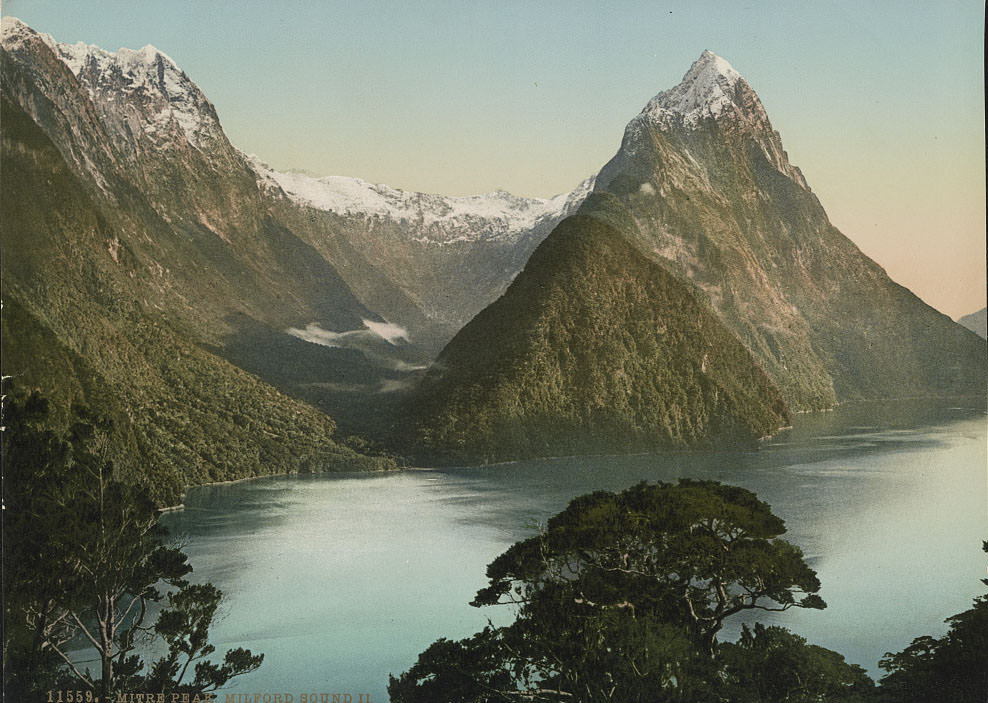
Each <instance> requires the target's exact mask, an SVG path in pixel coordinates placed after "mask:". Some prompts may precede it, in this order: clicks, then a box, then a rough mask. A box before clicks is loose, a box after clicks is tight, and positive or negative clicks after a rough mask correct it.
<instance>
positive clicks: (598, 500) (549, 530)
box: [389, 479, 871, 703]
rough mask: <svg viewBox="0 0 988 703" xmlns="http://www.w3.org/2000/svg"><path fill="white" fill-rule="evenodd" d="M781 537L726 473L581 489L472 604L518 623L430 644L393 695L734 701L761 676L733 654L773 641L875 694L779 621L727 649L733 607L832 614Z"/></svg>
mask: <svg viewBox="0 0 988 703" xmlns="http://www.w3.org/2000/svg"><path fill="white" fill-rule="evenodd" d="M784 533H785V524H784V522H783V521H782V520H781V519H780V518H779V517H778V516H776V515H774V514H773V513H772V511H771V509H770V508H769V506H768V505H767V504H766V503H764V502H762V501H761V500H759V499H758V498H757V497H756V496H755V495H754V494H753V493H751V492H750V491H748V490H745V489H743V488H737V487H734V486H727V485H724V484H721V483H718V482H715V481H696V480H689V479H682V480H680V481H679V482H678V483H676V484H669V483H657V484H646V483H640V484H638V485H636V486H633V487H631V488H629V489H627V490H625V491H623V492H621V493H610V492H604V491H598V492H595V493H591V494H589V495H585V496H581V497H579V498H576V499H574V500H573V501H572V502H571V503H570V504H569V506H568V507H567V508H566V509H565V510H563V511H562V512H561V513H559V514H558V515H556V516H554V517H553V518H551V519H550V520H549V521H548V523H547V524H546V526H545V528H544V529H543V530H541V531H540V533H539V534H537V535H535V536H533V537H531V538H529V539H526V540H523V541H521V542H518V543H516V544H515V545H513V546H511V547H510V548H509V549H508V550H507V551H505V552H504V553H503V554H501V555H500V556H499V557H497V558H496V559H495V560H494V561H493V562H492V563H491V564H490V565H489V566H488V569H487V576H488V579H489V584H488V586H486V587H485V588H483V589H481V590H480V591H479V592H478V593H477V596H476V598H475V599H474V601H473V605H476V606H488V605H498V604H500V605H509V606H511V607H514V609H515V611H516V618H515V621H514V622H513V623H512V624H510V625H508V626H505V627H499V628H498V627H494V626H489V627H487V628H486V629H485V630H483V631H482V632H480V633H478V634H476V635H475V636H473V637H472V638H468V639H465V640H462V641H459V642H452V641H449V640H445V639H443V640H439V641H438V642H436V643H434V644H433V645H432V646H431V647H430V648H429V649H427V650H426V651H425V652H423V653H422V655H420V657H419V660H418V662H417V663H416V665H415V666H413V667H412V668H411V669H410V670H409V671H408V672H406V673H404V674H402V675H401V676H400V677H398V678H392V680H391V684H390V686H389V692H390V694H391V698H392V700H393V701H406V702H412V701H427V700H445V701H464V702H465V701H471V702H478V703H479V702H481V701H502V700H519V697H520V696H521V697H524V699H525V700H538V701H563V700H566V701H618V700H620V701H706V700H724V698H723V695H725V693H726V692H728V691H730V690H734V689H739V687H743V685H744V682H745V681H746V680H747V679H746V678H745V677H746V676H748V677H749V678H750V677H751V675H752V671H751V670H750V668H749V669H748V670H745V669H743V668H742V667H740V666H739V665H738V656H736V655H737V654H738V652H740V651H742V650H754V649H758V648H762V649H765V648H766V647H764V646H763V645H764V643H765V642H766V641H768V640H770V639H771V640H773V641H774V642H775V643H776V644H778V643H780V642H781V644H782V645H784V648H785V649H787V650H789V651H790V652H792V653H794V654H793V660H796V659H797V658H798V656H801V657H803V660H804V661H805V662H806V667H807V668H808V669H812V670H814V671H818V672H821V673H819V676H818V678H820V679H822V680H823V681H824V682H825V684H826V685H828V686H831V687H832V688H833V689H834V690H841V691H843V690H844V689H845V688H853V687H856V686H859V687H863V688H868V687H869V686H870V685H871V682H870V679H868V678H867V676H865V675H864V672H863V671H862V670H861V669H860V668H858V667H851V666H850V665H848V664H846V663H845V662H844V661H843V658H842V657H841V656H840V655H838V654H836V653H833V652H829V650H824V649H822V648H813V649H807V648H806V646H805V641H803V640H801V639H800V638H795V636H791V635H789V634H788V633H786V631H784V630H781V629H772V630H768V631H767V630H764V629H756V630H755V631H754V632H750V631H746V634H745V636H744V637H743V638H742V641H741V642H739V643H738V644H737V645H733V649H727V650H724V651H722V648H721V647H720V646H719V644H718V641H717V634H718V632H719V631H720V630H721V628H722V627H723V624H724V621H725V619H726V618H728V617H730V616H731V615H734V614H737V613H740V612H742V611H747V610H754V609H761V610H773V611H784V610H788V609H789V608H793V607H800V608H823V607H825V604H824V602H823V600H822V599H821V598H820V597H819V596H818V595H817V592H818V591H819V589H820V583H819V580H818V579H817V577H816V574H815V572H814V571H813V570H812V569H811V568H810V567H809V566H808V565H807V564H806V562H805V560H804V559H803V555H802V553H801V552H800V550H799V548H798V547H796V546H794V545H793V544H791V543H789V542H786V541H785V540H782V539H780V538H779V537H780V535H782V534H784ZM782 633H785V635H783V634H782ZM787 638H788V639H787ZM797 655H798V656H797ZM821 685H823V684H821ZM818 688H819V686H818V685H817V684H815V683H812V682H811V683H807V686H806V690H809V691H811V692H812V691H816V690H817V689H818ZM781 689H782V685H781V684H780V686H779V687H778V690H781ZM807 695H810V694H807ZM750 700H753V701H754V700H763V699H761V698H757V697H751V698H750ZM765 700H768V699H765ZM778 700H793V701H796V700H799V701H802V700H810V698H799V697H795V696H794V697H791V698H780V699H778ZM848 700H851V699H848Z"/></svg>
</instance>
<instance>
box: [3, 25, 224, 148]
mask: <svg viewBox="0 0 988 703" xmlns="http://www.w3.org/2000/svg"><path fill="white" fill-rule="evenodd" d="M2 33H3V40H4V43H5V44H7V43H9V42H15V41H18V42H19V41H24V40H25V39H27V38H28V37H31V36H37V37H38V38H39V39H41V41H43V42H44V43H45V44H47V45H48V47H49V48H50V49H51V50H52V52H53V53H54V54H55V56H56V57H58V58H59V59H60V60H61V61H62V63H64V64H65V65H66V66H67V67H68V68H69V70H70V71H72V73H73V74H74V75H75V76H76V77H77V78H79V80H80V82H81V83H82V84H83V85H84V86H85V88H86V89H87V90H88V92H89V95H90V97H91V98H93V99H94V100H98V99H99V98H100V97H101V95H102V96H103V97H105V96H106V94H107V93H114V92H118V91H122V92H123V94H125V95H131V94H144V95H149V96H151V97H152V101H151V102H152V103H153V107H152V110H153V111H152V112H150V113H149V114H148V123H147V125H145V131H146V132H148V133H150V134H152V135H153V134H156V133H158V132H166V131H167V127H168V124H169V122H170V121H171V120H172V119H174V120H175V122H176V123H177V124H178V126H179V127H180V128H181V130H182V132H183V133H184V134H185V137H186V138H187V139H188V141H189V142H190V143H191V144H192V145H193V146H194V147H196V148H199V147H200V146H201V141H202V137H203V136H204V135H205V134H207V133H208V132H210V131H211V130H210V123H209V121H208V120H207V119H205V118H204V113H206V114H214V113H213V110H212V106H211V105H210V103H209V101H208V100H207V99H206V97H205V96H204V95H203V94H202V92H201V91H200V90H199V88H198V86H196V84H195V83H193V82H192V80H191V79H189V77H188V76H186V75H185V72H184V71H182V69H181V68H179V66H178V64H177V63H176V62H175V60H174V59H172V58H171V57H170V56H168V54H166V53H164V52H163V51H161V50H160V49H157V48H156V47H154V46H152V45H151V44H148V45H146V46H144V47H143V48H141V49H128V48H126V47H123V48H120V49H118V50H117V51H116V52H111V51H107V50H106V49H103V48H101V47H99V46H96V45H94V44H86V43H85V42H81V41H80V42H76V43H75V44H65V43H62V42H59V41H56V40H55V39H54V37H52V36H51V35H50V34H44V33H41V32H37V31H35V30H34V29H32V28H31V27H29V26H28V25H26V24H25V23H24V22H22V21H21V20H19V19H17V18H14V17H4V18H3V27H2Z"/></svg>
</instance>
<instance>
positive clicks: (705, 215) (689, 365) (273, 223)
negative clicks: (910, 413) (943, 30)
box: [0, 17, 985, 502]
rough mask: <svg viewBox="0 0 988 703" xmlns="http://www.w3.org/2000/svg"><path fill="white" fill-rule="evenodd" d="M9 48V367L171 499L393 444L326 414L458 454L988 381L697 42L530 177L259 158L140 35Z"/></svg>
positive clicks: (703, 433) (706, 425)
mask: <svg viewBox="0 0 988 703" xmlns="http://www.w3.org/2000/svg"><path fill="white" fill-rule="evenodd" d="M0 60H2V76H0V80H2V84H0V88H2V108H3V115H2V119H3V134H2V136H3V153H2V158H3V171H4V177H3V179H2V183H0V186H2V197H3V203H4V206H3V214H2V221H0V227H2V235H3V242H4V257H3V270H2V273H3V299H4V314H3V332H4V335H3V363H4V373H5V374H9V375H12V376H14V377H15V382H16V383H18V384H20V385H21V386H24V387H40V388H42V389H43V390H45V391H46V392H48V393H49V394H51V395H52V396H53V397H54V398H55V399H56V401H57V404H58V407H60V408H62V409H63V410H62V412H64V408H67V407H68V405H69V404H70V403H77V402H86V403H90V404H92V405H94V406H96V407H99V408H102V409H105V410H106V411H107V412H109V413H110V414H111V415H112V416H113V417H114V419H115V421H116V422H117V425H118V427H119V428H120V430H121V431H120V432H119V433H118V434H119V437H118V439H117V446H116V447H115V448H114V451H115V452H116V453H117V455H118V456H119V457H120V459H121V461H120V462H119V463H120V465H121V466H123V467H134V468H131V469H128V470H129V471H131V473H132V474H133V476H132V477H133V478H134V479H135V480H145V481H147V482H148V483H149V484H151V485H152V486H153V487H154V488H155V490H156V491H157V492H158V495H159V499H160V500H162V501H163V502H167V501H169V500H172V499H174V498H175V496H177V495H178V494H179V493H180V491H181V489H182V487H183V486H185V485H188V484H191V483H199V482H203V481H211V480H225V479H230V478H239V477H243V476H250V475H257V474H261V473H270V472H276V471H283V470H290V469H296V468H299V467H303V468H304V467H309V468H326V467H338V468H352V467H374V466H387V465H390V464H389V463H388V460H387V459H383V458H380V457H378V458H367V457H362V456H360V455H358V454H357V453H355V452H354V451H353V450H352V448H351V447H362V448H365V449H366V448H367V447H368V446H372V445H368V444H367V443H366V442H365V441H364V440H363V439H357V438H354V439H353V440H352V441H350V440H347V439H346V437H345V436H344V435H346V434H347V433H350V432H360V433H371V434H374V435H376V436H377V438H378V439H379V440H382V441H384V442H389V441H391V439H393V435H392V434H391V433H389V432H387V431H386V429H387V427H388V426H389V425H390V423H393V422H394V423H395V424H396V426H397V427H401V428H403V429H402V431H401V432H400V434H401V436H402V438H403V441H404V444H403V445H402V446H403V448H404V449H406V450H408V451H410V452H413V453H416V454H418V455H429V456H434V457H436V458H439V459H441V458H443V457H447V458H451V457H456V458H457V459H466V460H479V459H486V458H492V457H499V458H501V457H507V456H514V455H519V454H525V455H534V454H540V453H545V452H547V451H552V452H555V451H558V450H559V448H560V446H561V445H562V444H564V443H565V442H569V441H571V440H572V441H576V438H582V439H581V441H582V442H583V444H581V445H579V446H584V447H586V449H587V451H591V450H593V451H598V450H608V449H612V448H615V447H617V448H622V447H623V448H627V447H632V446H635V447H638V446H644V447H658V446H693V445H698V444H699V445H703V444H710V443H716V442H720V441H730V442H746V441H749V440H751V439H752V438H755V437H757V436H760V435H762V434H765V433H767V432H770V431H772V430H773V429H774V428H775V427H777V426H778V425H780V424H784V423H785V421H786V417H787V414H788V411H789V409H790V408H791V409H814V408H823V407H829V406H831V405H833V404H834V403H835V402H837V401H839V400H845V399H854V398H865V397H890V396H895V395H900V394H909V395H916V394H919V395H928V394H948V393H959V392H968V391H971V390H972V389H975V390H980V391H981V392H983V388H984V385H983V384H984V367H985V363H984V353H983V346H981V347H979V346H977V341H978V340H977V339H976V338H975V337H974V336H973V335H971V334H970V333H969V332H967V331H965V330H964V329H962V328H961V327H960V326H958V325H956V324H954V323H952V322H950V321H949V320H947V319H946V318H944V317H943V316H941V315H939V314H938V313H936V312H935V311H933V310H931V309H930V308H928V307H926V306H925V305H923V304H922V303H921V302H920V301H918V300H917V299H916V298H915V297H914V296H912V295H911V294H910V293H909V292H908V291H906V290H905V289H902V288H900V287H898V286H896V285H895V284H893V283H892V282H891V281H889V280H888V279H887V277H886V276H885V274H884V272H882V271H881V269H880V268H879V267H878V266H876V265H875V264H874V263H873V262H871V261H870V260H868V259H867V258H866V257H864V256H863V255H862V254H860V252H858V251H857V249H856V248H855V247H854V246H853V245H852V244H851V243H850V242H849V241H847V240H846V239H845V238H843V237H842V236H841V235H840V234H839V233H838V232H837V231H836V230H835V229H833V227H832V226H831V225H830V224H829V222H827V220H826V216H825V214H824V213H823V211H822V209H821V208H820V206H819V203H818V202H817V201H816V198H815V197H814V196H813V195H812V193H810V191H809V189H808V188H807V186H806V184H805V181H803V179H802V176H801V175H800V174H799V172H798V169H795V168H794V167H792V166H791V165H789V164H788V161H787V159H786V157H785V152H784V151H782V147H781V143H780V142H779V139H778V135H777V134H775V133H774V132H773V131H772V130H771V126H770V125H769V123H768V118H767V117H766V116H765V114H764V110H762V109H761V105H760V103H759V102H758V99H757V96H755V95H754V92H753V91H751V90H750V88H749V87H748V86H747V84H746V83H744V81H743V80H742V79H740V77H739V76H737V75H736V74H735V73H734V72H733V70H732V69H730V68H729V67H728V66H727V65H726V63H724V62H723V60H721V59H719V58H717V57H715V56H713V55H712V54H704V56H703V57H701V59H700V61H698V62H697V64H696V65H695V66H694V67H693V69H691V72H690V73H689V74H688V75H687V78H686V79H684V82H683V84H681V85H680V86H678V87H677V88H675V89H673V90H672V91H667V92H666V93H662V94H660V95H659V96H657V97H656V99H655V100H653V101H652V102H651V103H649V106H648V107H646V109H645V111H644V112H643V113H642V115H640V116H638V117H636V118H635V120H633V121H632V123H631V124H630V125H629V127H628V129H627V131H626V134H625V138H624V142H623V144H622V147H621V150H620V151H619V153H618V155H617V156H616V157H615V158H614V159H613V160H612V161H611V162H610V163H609V164H607V165H606V166H605V167H604V169H603V170H602V171H601V172H600V174H598V175H597V176H595V177H591V178H589V179H587V180H586V181H585V182H584V183H582V184H580V185H578V186H577V187H576V188H575V189H574V190H573V192H571V193H568V194H563V195H560V196H557V197H556V198H552V199H532V198H519V197H516V196H512V195H510V194H508V193H504V192H496V193H490V194H486V195H479V196H471V197H458V198H451V197H443V196H438V195H427V194H420V193H408V192H403V191H399V190H395V189H392V188H389V187H387V186H382V185H373V184H369V183H366V182H364V181H361V180H359V179H353V178H344V177H329V178H321V179H315V178H310V177H308V176H305V175H302V174H297V173H279V172H276V171H274V170H272V169H270V168H269V167H267V166H266V165H265V164H264V163H262V162H261V161H260V160H259V159H258V158H256V157H253V156H247V155H245V154H243V153H242V152H240V151H239V150H237V149H236V148H235V147H234V146H233V145H231V144H230V142H229V141H228V139H227V138H226V136H225V134H224V132H223V129H222V127H221V124H220V121H219V118H218V116H217V114H216V111H215V109H214V108H213V106H212V104H211V103H210V102H209V100H208V99H207V98H206V96H205V95H204V94H203V93H202V92H201V91H200V90H199V88H198V87H197V86H196V85H195V84H194V83H193V82H192V81H191V79H189V77H188V76H187V75H186V74H185V73H184V72H183V71H182V70H181V69H180V68H179V67H178V66H177V65H176V64H175V62H174V61H172V60H171V59H170V58H169V57H168V56H166V55H165V54H163V53H162V52H160V51H158V50H157V49H155V48H153V47H150V46H147V47H145V48H143V49H141V50H139V51H132V50H128V49H121V50H119V51H117V52H115V53H111V52H107V51H104V50H102V49H100V48H98V47H94V46H89V45H86V44H82V43H80V44H75V45H66V44H60V43H58V42H56V41H55V40H54V39H52V38H51V37H49V36H47V35H43V34H39V33H37V32H35V31H34V30H32V29H31V28H30V27H28V26H27V25H25V24H23V23H22V22H19V21H18V20H16V19H13V18H10V17H5V18H3V27H2V52H0ZM588 196H589V197H588ZM576 213H578V215H577V216H576V217H572V216H574V215H575V214H576ZM567 218H569V219H567ZM550 232H552V233H553V234H552V235H551V236H550ZM547 238H548V239H547ZM543 241H544V242H545V244H544V246H545V247H547V248H546V249H541V250H540V249H539V247H540V245H542V243H543ZM540 251H541V252H542V253H539V252H540ZM547 251H549V252H551V256H550V255H547V254H546V252H547ZM533 252H534V254H533ZM523 268H524V269H525V273H524V274H522V275H521V276H519V277H518V279H517V282H516V283H515V284H514V285H513V286H511V284H512V281H513V280H515V277H516V276H518V274H519V272H520V271H522V269H523ZM561 271H565V272H567V274H566V276H564V277H563V278H560V275H561V274H560V272H561ZM629 272H634V275H631V273H629ZM518 291H523V293H519V292H518ZM553 296H555V297H553ZM495 301H496V302H495ZM489 306H490V307H489ZM562 330H567V332H566V334H563V333H562ZM934 339H935V340H936V345H933V340H934ZM441 350H443V351H442V353H441V354H440V351H441ZM437 354H438V355H439V356H438V363H436V364H435V365H433V361H434V360H435V359H436V356H437ZM553 359H554V361H553ZM550 362H551V363H550ZM430 365H431V368H430ZM426 369H429V370H428V372H426ZM495 369H496V373H495ZM534 369H539V370H540V371H539V373H537V374H535V375H534V376H533V375H532V374H533V370H534ZM526 374H527V375H526ZM423 377H424V379H423ZM420 380H421V384H420V385H419V386H418V387H419V390H417V391H415V392H414V393H411V394H410V393H409V391H410V389H413V388H415V387H416V384H417V383H418V382H419V381H420ZM587 384H589V385H587ZM979 384H980V385H979ZM491 398H497V399H498V400H497V402H496V403H494V404H493V405H491V404H490V403H489V401H490V399H491ZM485 399H486V400H485ZM409 409H413V410H411V411H410V410H409ZM390 411H393V412H398V413H401V412H411V413H412V414H411V415H410V416H400V415H399V416H398V417H399V418H400V419H399V420H398V421H397V422H396V421H395V420H394V416H393V415H389V412H390ZM327 413H328V414H329V415H332V416H333V417H335V418H336V419H337V421H338V422H339V425H340V429H337V423H336V422H335V421H334V420H333V419H330V417H329V415H327ZM451 423H452V424H451ZM453 426H455V428H453V429H451V427H453ZM457 428H458V429H457ZM464 428H466V429H464ZM519 428H524V431H523V432H521V434H522V435H524V437H521V436H520V435H518V432H519V431H520V430H519ZM512 433H514V434H512ZM510 437H515V439H510ZM506 438H507V439H506ZM567 438H568V439H567ZM574 446H575V445H574Z"/></svg>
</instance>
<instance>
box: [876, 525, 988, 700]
mask: <svg viewBox="0 0 988 703" xmlns="http://www.w3.org/2000/svg"><path fill="white" fill-rule="evenodd" d="M984 550H985V551H986V552H988V542H985V543H984ZM983 582H984V583H985V585H988V579H983ZM947 623H948V624H949V625H950V630H949V631H948V632H947V634H946V635H944V636H943V637H941V638H939V639H938V638H936V637H930V636H923V637H917V638H916V639H915V640H913V642H912V644H910V645H909V646H908V647H906V648H905V649H904V650H902V651H901V652H898V653H895V654H893V653H891V652H889V653H887V654H886V655H885V659H883V660H882V661H881V662H879V666H880V667H881V668H882V669H884V670H885V671H886V672H887V673H886V674H885V676H884V677H883V678H882V680H881V681H880V682H879V683H880V688H879V694H880V695H879V697H878V700H879V701H881V702H882V703H924V702H925V701H937V700H942V701H948V700H949V701H951V702H952V703H984V701H985V700H988V595H982V596H979V597H978V598H976V599H975V600H974V605H973V606H972V607H971V608H970V609H969V610H965V611H964V612H963V613H958V614H957V615H954V616H952V617H950V618H947Z"/></svg>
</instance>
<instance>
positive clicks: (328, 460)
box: [0, 93, 389, 504]
mask: <svg viewBox="0 0 988 703" xmlns="http://www.w3.org/2000/svg"><path fill="white" fill-rule="evenodd" d="M2 107H3V112H2V115H0V119H2V121H3V149H2V161H3V169H4V177H3V179H2V180H0V197H2V201H3V203H4V212H3V218H2V221H0V236H2V239H3V242H4V257H3V304H4V310H3V316H2V324H3V350H2V356H3V366H4V368H3V373H4V375H5V376H11V377H13V380H14V383H15V384H16V385H17V386H18V387H21V388H40V389H42V390H43V391H44V392H45V393H46V395H48V396H50V397H51V398H52V399H53V400H54V402H55V406H56V408H57V409H58V413H59V415H60V418H59V419H60V420H61V421H62V422H66V421H68V419H69V416H68V411H67V408H68V406H69V405H71V404H76V403H83V404H89V405H91V406H93V407H94V408H97V409H98V410H99V411H100V412H102V413H105V414H107V415H108V416H110V417H111V418H112V419H113V421H114V423H115V425H116V426H117V432H115V433H114V444H113V446H112V451H113V455H114V456H115V458H116V459H117V462H116V463H117V467H118V471H119V472H121V475H122V476H123V477H124V478H127V479H129V480H133V481H136V482H141V483H145V484H147V485H148V486H149V488H150V489H151V491H152V494H153V495H154V497H155V498H156V499H157V500H158V501H159V502H161V503H162V504H169V503H174V502H176V501H177V500H179V499H180V497H181V494H182V491H183V490H184V488H185V486H187V485H190V484H195V483H202V482H206V481H218V480H228V479H233V478H243V477H247V476H256V475H262V474H267V473H276V472H284V471H299V470H326V469H348V470H354V469H361V468H387V467H388V466H389V463H388V462H386V461H381V460H376V459H369V458H367V457H363V456H360V455H358V454H356V453H355V452H353V451H351V450H349V449H346V448H344V447H342V446H339V445H338V444H337V443H336V442H335V441H334V439H333V435H334V430H335V427H334V423H333V422H332V420H330V419H329V418H328V417H326V416H325V415H322V414H321V413H319V412H317V411H316V410H314V409H313V408H311V407H308V406H306V405H303V404H302V403H299V402H297V401H294V400H292V399H290V398H288V397H286V396H284V395H281V394H280V393H278V392H277V391H275V390H274V389H273V388H271V387H270V386H267V385H266V384H264V383H261V382H260V381H258V380H257V379H256V378H254V377H253V376H250V375H248V374H246V373H244V372H243V371H240V370H239V369H236V368H234V367H233V366H231V365H230V364H229V363H228V362H226V361H225V360H223V359H222V358H220V357H217V356H216V355H214V354H212V353H210V352H209V351H208V350H207V349H205V348H203V347H202V346H201V345H199V344H196V343H195V342H194V341H192V340H190V339H189V338H188V337H187V335H185V334H183V333H181V332H180V331H178V329H177V328H176V327H175V326H174V325H173V324H172V323H171V322H170V321H169V319H168V318H167V316H166V315H165V314H161V313H159V312H157V311H155V310H153V309H148V307H147V306H146V305H145V304H143V302H142V300H141V298H142V296H143V295H146V291H141V290H140V286H138V285H135V283H134V281H135V278H136V276H133V277H132V276H130V275H127V274H129V273H132V272H134V270H135V268H136V267H137V266H138V265H139V263H138V259H137V258H136V257H135V256H134V255H133V254H132V253H131V252H130V251H129V250H128V249H127V247H126V246H125V245H123V244H117V245H114V244H113V242H119V241H120V238H121V236H122V233H121V232H120V230H119V229H118V226H117V225H116V223H115V222H114V220H113V219H112V218H110V217H107V216H105V215H104V214H103V213H102V212H101V210H100V208H99V207H97V206H96V204H95V203H94V202H93V201H92V200H91V199H90V197H89V195H88V193H87V189H86V188H85V187H84V186H83V185H82V184H81V183H80V182H79V181H78V179H76V177H75V176H74V175H73V174H72V173H71V171H70V169H69V167H68V166H67V165H66V163H65V161H64V160H63V159H62V155H61V153H60V152H59V151H58V150H57V149H56V148H55V146H54V145H53V144H52V142H51V140H49V139H48V137H47V136H46V135H44V134H43V133H42V132H41V130H40V129H39V128H38V127H37V125H36V124H35V123H34V122H33V121H32V120H31V119H29V118H28V117H27V115H25V114H24V112H23V111H22V110H20V108H19V107H18V106H16V105H14V104H12V103H11V101H10V100H8V98H7V95H6V93H5V94H4V95H3V96H2ZM115 246H116V247H119V248H115ZM121 270H122V271H123V272H124V275H120V272H121Z"/></svg>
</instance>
